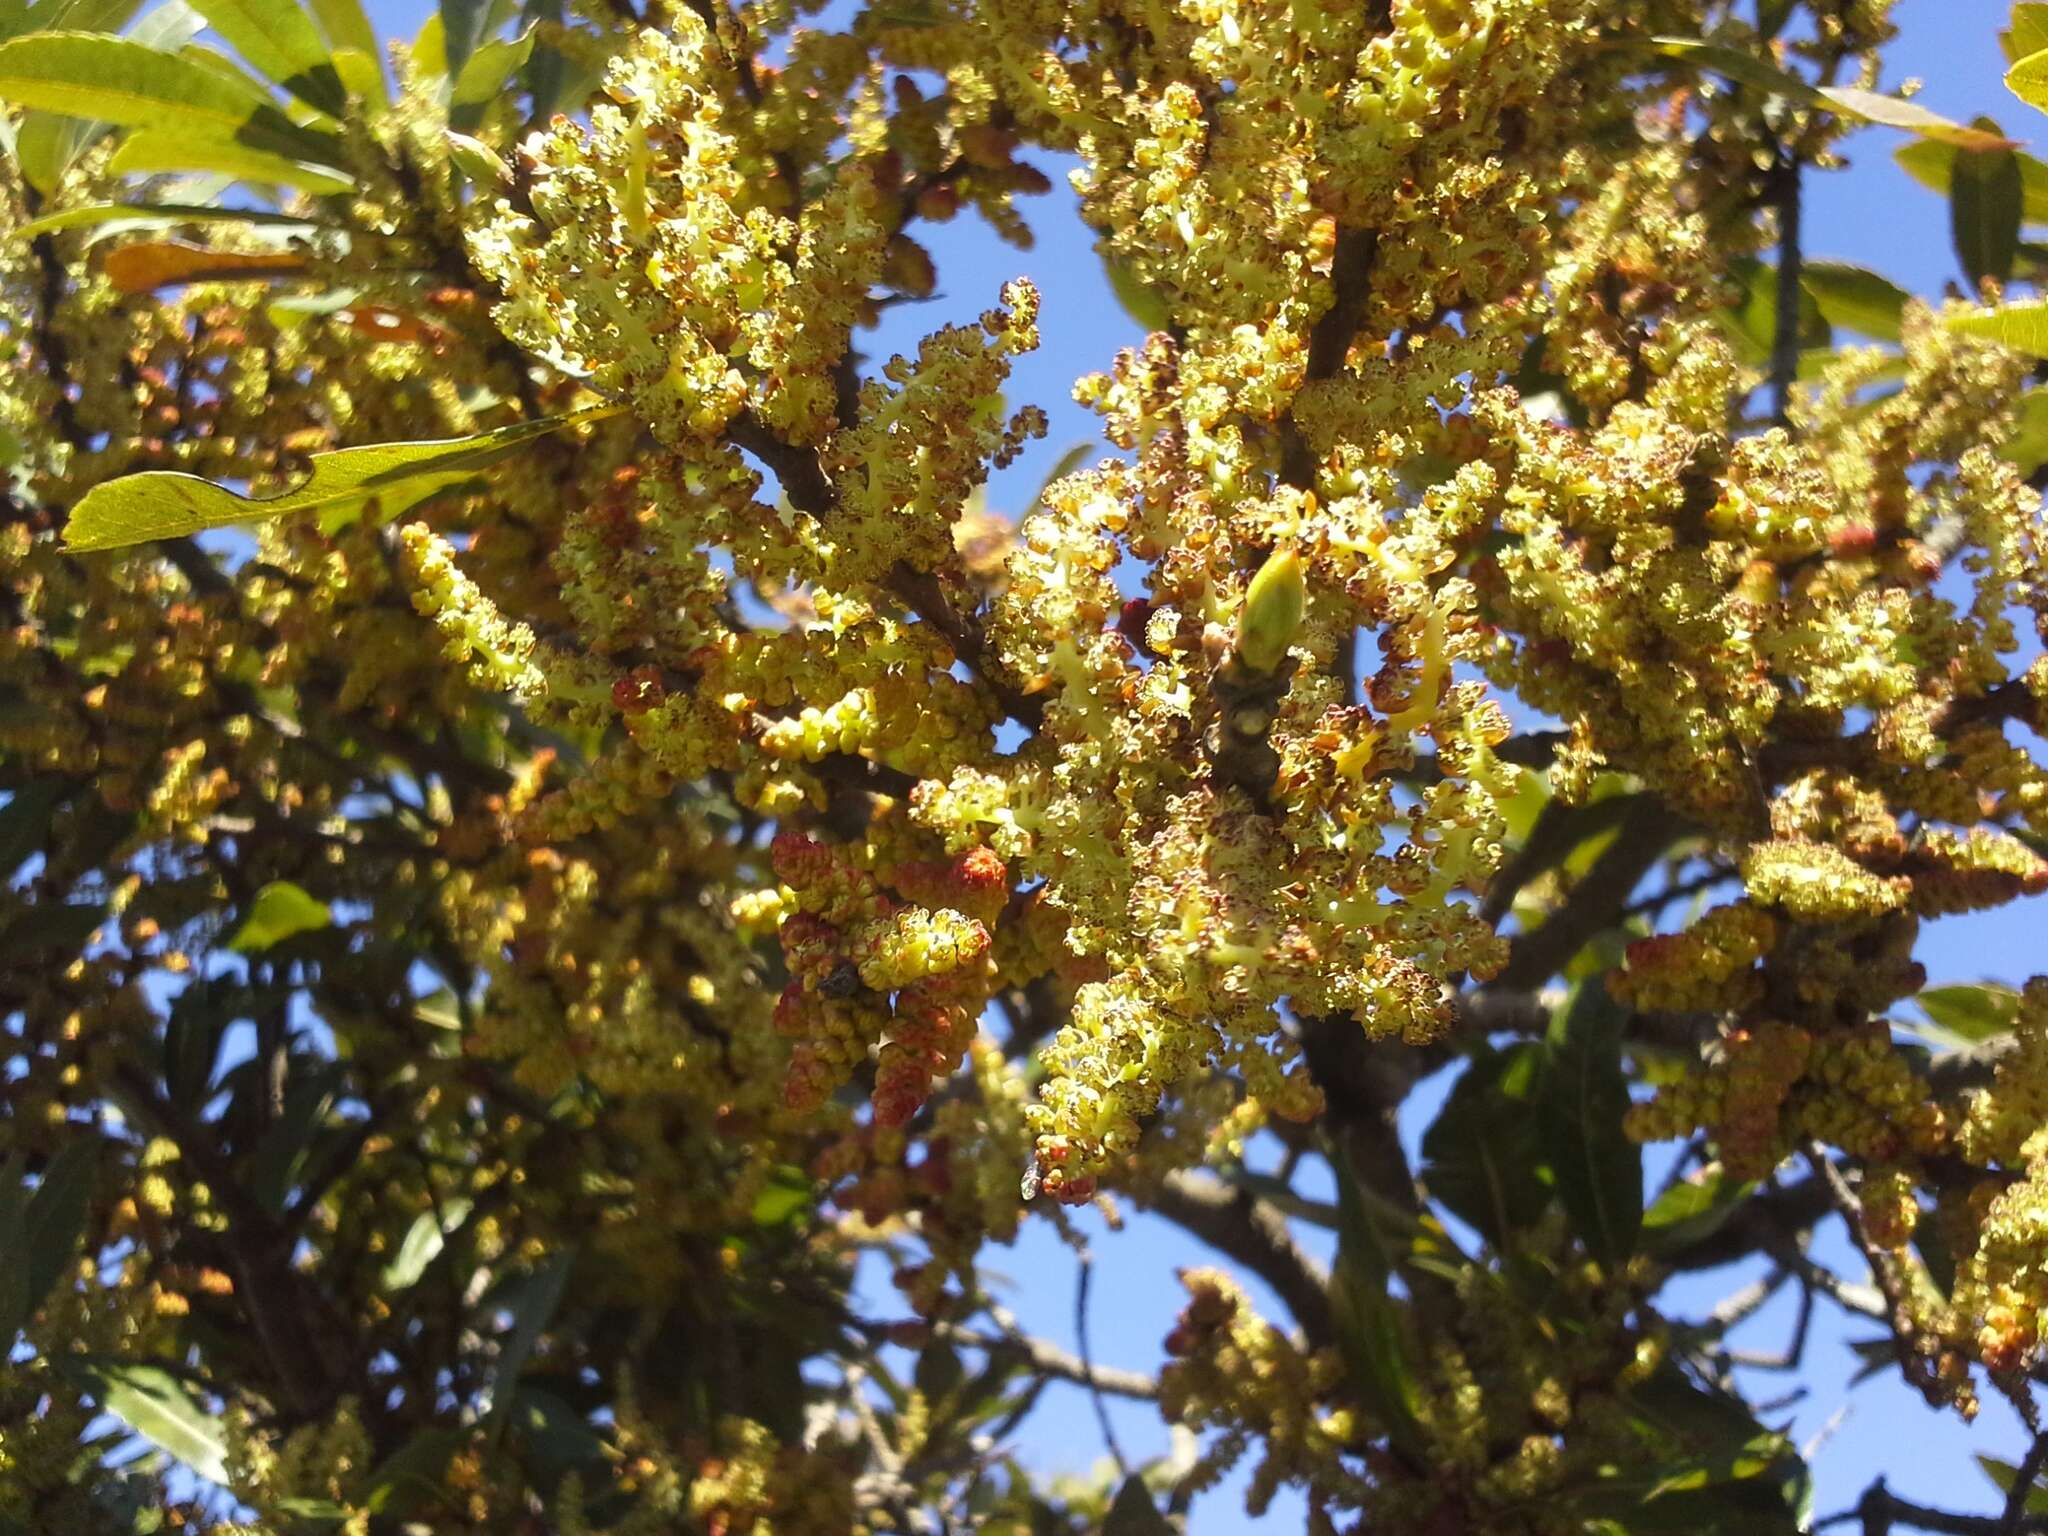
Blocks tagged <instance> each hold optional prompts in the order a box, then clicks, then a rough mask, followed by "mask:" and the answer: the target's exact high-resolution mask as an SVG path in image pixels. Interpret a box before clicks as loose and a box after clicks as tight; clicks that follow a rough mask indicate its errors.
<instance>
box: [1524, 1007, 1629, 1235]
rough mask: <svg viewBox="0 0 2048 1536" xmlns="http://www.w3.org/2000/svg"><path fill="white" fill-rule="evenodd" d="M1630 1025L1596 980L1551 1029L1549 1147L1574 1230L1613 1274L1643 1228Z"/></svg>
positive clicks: (1547, 1096) (1546, 1121) (1547, 1113)
mask: <svg viewBox="0 0 2048 1536" xmlns="http://www.w3.org/2000/svg"><path fill="white" fill-rule="evenodd" d="M1625 1018H1626V1014H1625V1013H1624V1011H1623V1009H1622V1008H1621V1006H1620V1005H1619V1004H1618V1003H1616V1002H1615V1001H1614V1000H1613V999H1612V998H1611V997H1609V996H1608V995H1607V989H1606V987H1605V986H1603V985H1602V984H1601V981H1600V978H1599V977H1597V976H1595V977H1592V978H1589V979H1588V980H1586V981H1584V982H1582V983H1581V984H1580V985H1579V987H1578V990H1577V992H1576V994H1575V995H1574V996H1573V998H1572V1001H1571V1002H1570V1004H1569V1005H1567V1006H1566V1007H1565V1008H1564V1009H1562V1010H1560V1011H1559V1013H1558V1014H1557V1016H1556V1017H1555V1019H1553V1020H1552V1023H1551V1027H1550V1038H1549V1041H1548V1050H1549V1063H1548V1068H1549V1070H1548V1073H1547V1091H1546V1093H1545V1095H1544V1116H1543V1119H1544V1130H1545V1135H1544V1141H1545V1145H1546V1146H1547V1148H1548V1151H1549V1154H1550V1165H1551V1167H1552V1169H1553V1170H1554V1171H1555V1173H1556V1177H1557V1191H1558V1195H1559V1197H1560V1198H1561V1199H1562V1200H1563V1201H1564V1208H1565V1211H1566V1212H1567V1213H1568V1214H1569V1215H1570V1217H1571V1219H1572V1228H1573V1230H1574V1231H1575V1232H1577V1233H1578V1235H1579V1240H1580V1241H1581V1242H1583V1243H1584V1244H1585V1245H1586V1249H1587V1251H1588V1252H1589V1253H1591V1254H1592V1255H1593V1257H1594V1258H1596V1259H1598V1260H1599V1261H1600V1262H1601V1263H1602V1264H1603V1265H1605V1266H1607V1267H1608V1268H1610V1269H1611V1268H1613V1267H1615V1266H1617V1265H1619V1264H1621V1263H1622V1262H1623V1261H1624V1260H1626V1259H1627V1258H1628V1256H1629V1254H1630V1253H1632V1252H1633V1251H1634V1250H1635V1243H1636V1234H1637V1233H1638V1232H1639V1231H1640V1230H1641V1228H1642V1224H1643V1152H1642V1148H1641V1147H1639V1146H1637V1145H1636V1143H1635V1142H1634V1141H1633V1140H1631V1139H1630V1138H1629V1135H1628V1133H1627V1132H1626V1131H1624V1130H1623V1129H1622V1117H1623V1116H1624V1115H1625V1114H1626V1113H1627V1112H1628V1106H1629V1096H1628V1079H1627V1077H1626V1075H1625V1074H1624V1073H1623V1071H1622V1064H1621V1029H1622V1024H1623V1022H1624V1020H1625Z"/></svg>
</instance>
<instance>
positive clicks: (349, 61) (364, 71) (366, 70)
mask: <svg viewBox="0 0 2048 1536" xmlns="http://www.w3.org/2000/svg"><path fill="white" fill-rule="evenodd" d="M334 72H335V74H336V75H338V76H340V78H341V88H342V89H343V90H344V91H346V92H347V93H348V94H349V95H350V96H351V97H352V98H354V99H355V100H357V101H360V102H361V103H362V104H363V107H364V110H365V111H367V112H368V113H369V115H370V116H372V117H376V116H378V115H380V114H381V113H383V112H384V111H385V110H386V109H387V108H388V107H389V106H390V105H391V95H390V91H389V89H388V88H387V87H386V85H385V83H384V66H383V65H382V64H381V63H380V62H378V59H377V56H376V55H375V54H369V53H363V52H361V51H359V50H357V49H354V48H339V49H336V50H335V54H334Z"/></svg>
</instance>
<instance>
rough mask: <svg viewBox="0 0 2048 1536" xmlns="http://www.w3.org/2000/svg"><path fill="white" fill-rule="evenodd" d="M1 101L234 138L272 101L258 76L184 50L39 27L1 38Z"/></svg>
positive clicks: (71, 114) (76, 115)
mask: <svg viewBox="0 0 2048 1536" xmlns="http://www.w3.org/2000/svg"><path fill="white" fill-rule="evenodd" d="M0 100H6V101H11V102H13V103H15V104H16V105H17V106H23V107H37V108H40V109H42V110H43V111H45V112H61V113H64V114H65V115H67V116H70V117H93V118H98V119H100V120H102V121H104V122H109V123H120V124H122V125H124V126H127V127H144V126H154V127H168V126H170V125H171V124H172V123H184V124H188V125H192V126H197V127H203V128H204V129H205V130H206V131H208V132H209V133H211V134H212V135H213V136H214V137H216V138H219V137H232V136H233V135H234V133H235V131H236V130H237V129H239V128H240V127H241V126H242V125H243V124H244V123H246V122H248V121H249V119H250V117H251V116H252V115H253V114H254V113H256V112H257V111H258V110H260V109H261V108H263V107H264V106H266V105H268V101H267V99H266V98H265V96H264V94H263V92H262V90H261V88H260V87H258V86H257V85H256V83H255V82H254V81H246V82H243V83H240V84H237V83H236V82H235V81H233V80H231V79H228V78H226V77H224V76H222V75H220V74H219V73H217V72H216V71H214V70H212V69H209V68H207V67H206V66H205V65H203V64H201V63H198V62H196V61H195V60H193V59H191V58H188V57H186V56H185V55H183V54H164V53H159V52H158V51H157V50H156V49H154V48H151V47H148V46H147V45H145V44H142V43H138V42H134V41H132V40H130V39H128V38H120V37H102V36H98V35H96V34H90V33H83V32H34V33H30V34H29V35H28V36H26V37H18V38H16V39H14V41H13V42H10V43H6V44H0Z"/></svg>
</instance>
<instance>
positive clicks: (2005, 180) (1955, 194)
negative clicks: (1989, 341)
mask: <svg viewBox="0 0 2048 1536" xmlns="http://www.w3.org/2000/svg"><path fill="white" fill-rule="evenodd" d="M1977 125H1978V126H1979V127H1986V126H1989V127H1992V128H1996V126H1997V125H1996V124H1994V123H1992V122H1991V119H1990V118H1988V117H1980V118H1978V119H1977ZM2023 191H2024V188H2023V184H2022V182H2021V178H2020V163H2019V157H2018V156H2016V155H2015V154H2014V153H2013V152H2012V151H2011V150H2010V149H1959V150H1957V151H1956V161H1955V171H1954V179H1953V180H1952V181H1951V183H1950V185H1949V194H1948V197H1949V227H1950V230H1951V232H1952V234H1953V236H1954V240H1955V248H1956V259H1957V260H1958V261H1959V262H1961V263H1962V267H1963V274H1964V276H1966V277H1968V278H1969V280H1970V286H1971V288H1972V289H1974V288H1976V287H1977V285H1978V284H1980V283H1982V282H1983V281H1984V279H1985V278H1987V277H1990V278H1996V279H1997V280H1998V281H1999V282H2001V283H2002V282H2004V281H2005V280H2006V279H2007V278H2009V277H2011V276H2012V264H2013V258H2014V257H2015V256H2017V255H2018V254H2019V248H2020V211H2021V199H2022V196H2023Z"/></svg>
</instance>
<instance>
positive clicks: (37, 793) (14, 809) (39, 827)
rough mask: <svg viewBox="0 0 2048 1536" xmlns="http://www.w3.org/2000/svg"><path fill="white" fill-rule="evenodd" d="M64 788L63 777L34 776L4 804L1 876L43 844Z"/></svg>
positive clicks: (0, 822)
mask: <svg viewBox="0 0 2048 1536" xmlns="http://www.w3.org/2000/svg"><path fill="white" fill-rule="evenodd" d="M64 789H65V784H64V781H63V780H62V779H31V780H29V781H28V783H26V784H24V785H22V786H21V788H19V789H17V790H15V791H14V792H13V793H12V794H11V795H9V796H8V799H7V804H6V805H5V806H0V879H5V878H6V877H7V876H9V875H11V874H13V873H14V872H15V871H16V870H17V869H19V868H21V864H22V860H24V859H26V858H27V857H28V856H29V855H30V854H32V853H35V852H37V851H38V850H40V849H41V848H42V846H43V839H44V838H46V837H47V836H49V832H50V819H51V818H52V817H54V816H55V815H56V814H57V805H58V802H59V801H60V800H61V799H62V798H63V795H64Z"/></svg>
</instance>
